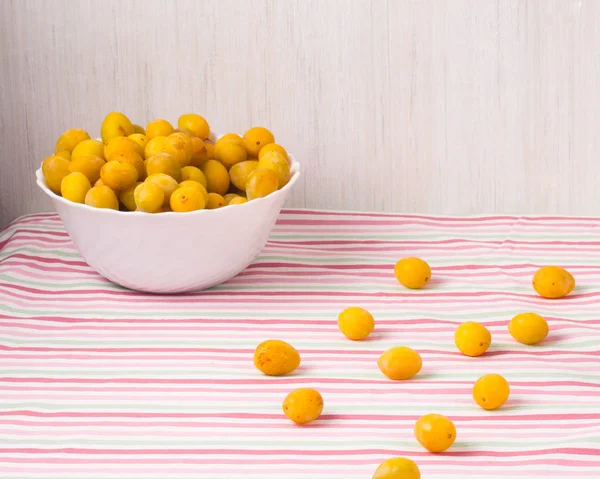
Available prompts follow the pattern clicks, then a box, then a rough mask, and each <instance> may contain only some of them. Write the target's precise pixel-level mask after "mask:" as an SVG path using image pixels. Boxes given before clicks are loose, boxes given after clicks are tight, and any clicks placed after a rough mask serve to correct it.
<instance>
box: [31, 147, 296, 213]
mask: <svg viewBox="0 0 600 479" xmlns="http://www.w3.org/2000/svg"><path fill="white" fill-rule="evenodd" d="M221 136H223V135H219V137H218V138H220V137H221ZM288 157H289V159H290V172H291V174H292V176H291V177H290V180H289V181H288V182H287V183H286V184H285V186H284V187H283V188H281V189H279V190H277V191H274V192H273V193H271V194H269V195H267V196H264V197H262V198H256V199H254V200H252V201H247V202H246V203H242V204H239V205H233V206H237V207H241V208H248V207H250V206H249V205H251V204H256V202H264V201H269V200H270V199H272V198H275V197H278V196H281V195H284V194H287V192H288V191H289V190H290V189H291V188H292V187H293V185H294V183H296V181H298V178H299V177H300V163H299V162H298V160H296V157H295V156H294V155H293V154H292V153H290V152H288ZM35 177H36V183H37V185H38V186H39V188H40V189H41V190H42V191H43V192H44V193H46V194H47V195H48V196H49V197H50V198H51V199H52V200H54V201H58V202H60V203H63V204H65V205H67V206H68V207H70V208H75V209H85V210H86V211H94V212H96V213H98V214H104V215H119V216H120V215H127V216H131V215H137V216H145V217H147V216H154V215H152V214H150V213H146V212H144V211H121V210H113V209H110V208H93V207H91V206H88V205H86V204H84V203H75V202H73V201H70V200H67V199H66V198H63V197H62V196H60V195H57V194H56V193H54V192H53V191H52V190H50V188H48V186H47V185H46V180H45V179H44V175H43V173H42V166H41V164H40V167H39V168H38V169H37V170H36V171H35ZM223 211H227V208H224V207H223V208H215V209H212V210H209V209H206V208H204V209H201V210H194V211H186V212H176V211H166V212H164V213H160V215H159V216H160V217H161V218H163V217H165V216H177V217H180V216H190V215H202V214H217V213H218V212H223ZM236 211H240V210H239V209H238V210H236Z"/></svg>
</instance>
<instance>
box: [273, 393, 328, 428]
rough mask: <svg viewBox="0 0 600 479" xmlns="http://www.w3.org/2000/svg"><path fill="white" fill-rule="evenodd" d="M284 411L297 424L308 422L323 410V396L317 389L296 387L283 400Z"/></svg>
mask: <svg viewBox="0 0 600 479" xmlns="http://www.w3.org/2000/svg"><path fill="white" fill-rule="evenodd" d="M283 412H284V414H285V415H286V416H287V417H288V418H289V419H290V420H291V421H293V422H295V423H296V424H308V423H309V422H312V421H314V420H315V419H317V418H318V417H319V416H320V415H321V413H322V412H323V397H322V396H321V394H320V393H319V391H317V390H316V389H312V388H300V389H296V390H294V391H292V392H291V393H289V394H288V395H287V397H286V398H285V400H284V401H283Z"/></svg>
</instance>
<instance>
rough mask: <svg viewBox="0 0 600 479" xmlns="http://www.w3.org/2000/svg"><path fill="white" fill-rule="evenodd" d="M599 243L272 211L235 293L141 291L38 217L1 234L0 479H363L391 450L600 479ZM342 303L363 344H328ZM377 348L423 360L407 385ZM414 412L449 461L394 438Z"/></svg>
mask: <svg viewBox="0 0 600 479" xmlns="http://www.w3.org/2000/svg"><path fill="white" fill-rule="evenodd" d="M599 233H600V219H590V218H562V217H545V218H540V217H520V218H517V217H510V216H482V217H468V218H449V217H427V216H403V215H376V214H372V215H365V214H349V213H348V214H342V213H331V212H318V211H297V210H294V211H291V210H288V211H285V212H284V213H283V214H282V215H281V217H280V220H279V222H278V224H277V226H276V228H275V230H274V232H273V235H272V237H271V241H270V243H269V244H268V246H267V248H266V249H265V251H264V252H263V254H262V255H261V256H260V258H259V259H258V260H257V261H256V262H255V263H254V264H253V265H251V266H250V267H249V268H248V269H247V270H246V271H244V272H243V273H242V274H240V275H239V276H238V277H237V278H235V279H233V280H232V281H230V282H228V283H227V284H224V285H221V286H219V287H217V288H214V289H212V290H210V291H206V292H203V293H199V294H191V295H185V296H150V295H144V294H139V293H134V292H129V291H126V290H123V289H121V288H119V287H117V286H115V285H112V284H110V283H108V282H106V281H105V280H104V279H102V278H101V277H99V276H98V275H96V274H95V273H93V272H92V271H91V270H90V268H89V267H88V266H87V265H86V264H85V263H84V262H83V261H82V259H81V258H80V257H79V255H78V254H77V252H76V250H75V248H74V246H73V244H72V243H71V242H70V241H69V238H68V236H67V235H66V233H65V231H64V230H63V228H62V225H61V223H60V221H59V219H58V218H57V216H55V215H48V214H41V215H34V216H29V217H25V218H22V219H20V220H18V221H17V222H15V223H13V224H12V225H10V226H9V227H8V228H7V229H5V230H4V231H3V232H2V233H1V234H0V249H1V252H0V316H1V319H0V477H1V478H2V479H17V478H19V479H24V478H47V479H50V478H52V479H75V478H77V479H84V478H85V479H117V478H118V479H126V478H127V479H131V478H156V479H158V478H161V479H184V478H186V479H187V478H189V479H191V478H194V479H242V478H243V479H275V478H277V479H300V478H302V479H317V478H318V479H359V478H360V479H365V478H370V477H371V476H372V474H373V471H374V470H375V468H376V467H377V465H378V464H379V463H380V462H381V461H383V460H384V459H386V458H388V457H390V456H407V457H410V458H412V459H414V460H415V461H416V462H417V463H418V464H419V466H420V468H421V472H422V477H423V479H459V478H460V479H475V478H476V479H483V478H506V479H508V478H511V479H515V478H521V479H525V478H527V479H531V478H537V477H546V478H565V479H567V478H569V479H571V478H575V477H577V478H579V477H589V478H600V234H599ZM408 255H411V256H413V255H414V256H419V257H422V258H424V259H426V260H427V261H428V262H429V263H430V264H431V266H432V269H433V279H432V281H431V283H430V285H429V287H428V288H427V289H424V290H421V291H409V290H406V289H404V288H402V287H401V286H400V285H399V284H398V283H397V282H396V279H395V278H394V276H393V264H394V263H395V261H396V260H397V259H399V258H401V257H404V256H408ZM546 264H560V265H563V266H565V267H567V268H568V269H569V270H570V271H571V272H572V273H573V274H574V276H575V277H576V279H577V282H578V286H577V288H576V290H575V291H574V292H573V294H572V295H571V296H569V297H567V298H564V299H562V300H557V301H551V300H545V299H542V298H540V297H538V296H536V295H535V294H534V292H533V290H532V288H531V277H532V274H533V272H534V270H535V269H536V268H537V267H538V266H541V265H546ZM157 274H160V272H157ZM349 305H359V306H363V307H365V308H367V309H369V310H370V311H371V312H372V313H373V314H374V316H375V319H376V323H377V325H376V331H375V333H374V334H373V335H372V337H371V338H369V340H367V341H365V342H351V341H349V340H346V339H345V338H344V337H343V336H342V335H341V334H340V332H339V331H338V329H337V323H336V321H337V314H338V312H339V311H340V310H341V309H343V308H345V307H346V306H349ZM528 310H532V311H536V312H538V313H540V314H542V315H544V316H545V317H546V318H547V319H548V321H549V323H550V327H551V332H550V335H549V337H548V339H547V340H546V341H544V343H543V344H542V345H540V346H539V347H526V346H523V345H520V344H517V343H515V341H513V340H512V338H511V337H510V336H509V334H508V332H507V322H508V320H509V319H510V318H511V317H512V316H513V315H515V314H516V313H518V312H523V311H528ZM465 320H476V321H481V322H482V323H484V324H485V325H486V326H487V327H488V328H489V329H490V331H491V332H492V336H493V344H492V347H491V348H490V350H489V351H488V353H486V354H485V356H483V357H480V358H467V357H464V356H461V355H460V354H459V353H458V352H457V350H456V348H455V346H454V344H453V333H454V330H455V329H456V327H457V325H458V324H459V323H461V322H462V321H465ZM267 338H280V339H283V340H286V341H289V342H290V343H292V344H293V345H294V346H295V347H296V348H297V349H298V350H299V351H300V353H301V355H302V365H301V367H300V368H299V370H298V371H297V372H296V373H295V374H293V375H291V376H289V377H283V378H268V377H265V376H262V375H261V374H260V373H259V372H258V371H256V370H255V369H254V366H253V364H252V354H253V350H254V347H255V346H256V345H257V344H258V343H259V342H260V341H262V340H264V339H267ZM396 345H407V346H410V347H412V348H414V349H416V350H418V351H419V352H420V353H421V355H422V357H423V369H422V371H421V373H420V374H419V375H418V376H417V377H416V378H415V379H414V380H410V381H406V382H392V381H389V380H387V379H386V378H385V377H384V376H383V375H382V374H381V373H380V372H379V370H378V368H377V364H376V360H377V358H378V356H379V355H380V353H381V352H383V351H384V350H385V349H387V348H389V347H391V346H396ZM490 372H498V373H501V374H503V375H505V376H506V378H507V379H508V380H509V382H510V383H511V387H512V395H511V398H510V400H509V403H507V405H506V406H505V407H503V408H502V409H500V410H498V411H493V412H486V411H483V410H481V409H479V408H478V407H477V406H476V405H475V404H474V403H473V401H472V398H471V388H472V385H473V382H474V381H475V380H476V379H477V378H478V377H479V376H480V375H482V374H485V373H490ZM302 386H307V387H315V388H317V389H318V390H319V391H320V392H321V393H322V395H323V397H324V400H325V410H324V414H323V416H322V418H321V419H320V420H318V421H317V422H316V423H313V424H312V425H309V426H306V427H298V426H294V425H292V424H291V423H289V422H288V421H287V419H286V418H285V417H284V416H283V414H282V412H281V403H282V400H283V398H284V397H285V395H286V394H287V393H288V392H289V391H291V390H292V389H294V388H296V387H302ZM431 412H436V413H441V414H444V415H447V416H449V417H450V418H451V419H452V420H453V421H454V423H455V424H456V427H457V437H458V439H457V441H456V443H455V445H454V446H453V447H452V449H451V450H450V451H449V452H447V453H444V454H440V455H433V454H429V453H427V452H425V451H424V450H423V449H422V448H421V447H420V446H419V445H418V444H417V443H416V441H415V439H414V437H413V432H412V429H413V425H414V423H415V420H416V419H417V418H418V417H419V416H421V415H423V414H426V413H431Z"/></svg>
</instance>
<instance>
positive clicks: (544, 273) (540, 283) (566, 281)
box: [532, 266, 575, 299]
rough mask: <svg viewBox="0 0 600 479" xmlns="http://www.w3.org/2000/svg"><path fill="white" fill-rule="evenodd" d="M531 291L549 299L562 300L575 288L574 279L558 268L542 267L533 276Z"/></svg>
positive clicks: (564, 270)
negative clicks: (533, 290)
mask: <svg viewBox="0 0 600 479" xmlns="http://www.w3.org/2000/svg"><path fill="white" fill-rule="evenodd" d="M532 284H533V289H535V290H536V291H537V293H538V294H539V295H540V296H543V297H544V298H549V299H556V298H562V297H563V296H566V295H567V294H569V293H570V292H571V291H573V288H574V287H575V278H573V275H571V273H569V272H568V271H567V270H566V269H564V268H561V267H560V266H544V267H543V268H540V269H538V270H537V271H536V272H535V274H534V275H533V281H532Z"/></svg>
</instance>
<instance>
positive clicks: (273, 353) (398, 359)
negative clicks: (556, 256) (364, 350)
mask: <svg viewBox="0 0 600 479" xmlns="http://www.w3.org/2000/svg"><path fill="white" fill-rule="evenodd" d="M394 274H395V276H396V279H397V280H398V281H399V282H400V283H401V284H402V285H404V286H405V287H407V288H410V289H420V288H423V287H424V286H425V285H426V284H427V283H428V282H429V280H430V279H431V268H430V267H429V265H428V264H427V263H426V262H425V261H423V260H421V259H419V258H403V259H401V260H400V261H398V263H396V266H395V268H394ZM532 285H533V288H534V289H535V291H536V292H537V293H538V294H539V295H540V296H542V297H544V298H550V299H556V298H561V297H563V296H566V295H567V294H569V293H570V292H571V291H572V290H573V288H574V287H575V279H574V278H573V276H572V275H571V274H570V273H569V272H568V271H566V270H565V269H563V268H560V267H558V266H546V267H543V268H540V269H539V270H538V271H537V272H536V273H535V275H534V276H533V281H532ZM338 327H339V329H340V331H341V332H342V334H343V335H344V336H346V337H347V338H348V339H350V340H353V341H360V340H363V339H365V338H366V337H367V336H369V334H371V332H372V331H373V330H374V329H375V319H374V318H373V315H372V314H371V313H369V312H368V311H367V310H365V309H363V308H359V307H355V306H353V307H349V308H347V309H345V310H343V311H342V312H341V313H340V314H339V316H338ZM548 330H549V328H548V323H547V322H546V320H545V319H544V318H543V317H542V316H540V315H539V314H536V313H531V312H527V313H521V314H517V315H516V316H515V317H514V318H512V319H511V320H510V321H509V322H508V331H509V333H510V335H511V336H512V337H513V338H514V339H515V340H516V341H518V342H520V343H523V344H527V345H533V344H537V343H539V342H540V341H543V340H544V339H545V338H546V336H547V335H548ZM491 342H492V335H491V334H490V332H489V331H488V329H487V328H486V327H485V326H483V325H482V324H479V323H475V322H466V323H463V324H461V325H459V326H458V328H457V329H456V331H455V334H454V343H455V345H456V347H457V349H458V350H459V351H460V352H461V353H462V354H464V355H465V356H470V357H476V356H481V355H482V354H484V353H485V352H486V351H487V349H488V348H489V346H490V344H491ZM254 365H255V366H256V368H257V369H258V370H259V371H261V372H262V373H264V374H266V375H268V376H282V375H285V374H288V373H291V372H292V371H294V370H295V369H296V368H297V367H298V366H299V365H300V354H299V353H298V351H297V350H296V349H295V348H294V347H293V346H292V345H290V344H288V343H286V342H284V341H280V340H267V341H264V342H262V343H261V344H259V345H258V346H257V348H256V350H255V352H254ZM377 365H378V367H379V370H380V371H381V372H382V373H383V374H384V375H385V376H387V377H388V378H389V379H392V380H394V381H400V380H407V379H410V378H412V377H414V376H416V375H417V374H418V373H419V371H420V370H421V366H422V360H421V356H420V355H419V353H418V352H417V351H414V350H413V349H411V348H408V347H406V346H397V347H393V348H390V349H388V350H387V351H385V352H384V353H383V354H381V356H380V357H379V359H378V361H377ZM472 395H473V400H474V401H475V403H476V404H477V405H478V406H480V407H481V408H483V409H486V410H494V409H498V408H500V407H501V406H502V405H503V404H504V403H505V402H506V401H507V399H508V397H509V395H510V386H509V384H508V381H507V380H506V379H505V378H504V377H502V376H501V375H499V374H485V375H484V376H482V377H480V378H479V379H478V380H477V381H476V382H475V384H474V385H473V390H472ZM323 405H324V402H323V397H322V396H321V394H320V393H319V392H318V391H316V390H315V389H311V388H301V389H296V390H294V391H292V392H290V393H289V394H288V395H287V397H286V398H285V399H284V401H283V413H284V414H285V415H286V416H287V417H288V418H289V419H290V420H291V421H293V422H295V423H296V424H307V423H309V422H312V421H314V420H315V419H317V418H318V417H319V416H320V415H321V413H322V412H323ZM414 436H415V439H416V440H417V441H418V442H419V444H421V446H423V447H424V448H425V449H426V450H428V451H429V452H432V453H439V452H443V451H445V450H447V449H448V448H450V447H451V446H452V444H454V441H455V440H456V427H455V426H454V423H453V422H452V421H451V420H450V419H448V418H447V417H445V416H442V415H441V414H427V415H425V416H423V417H421V418H419V419H418V420H417V421H416V423H415V426H414ZM420 477H421V473H420V471H419V467H418V466H417V464H416V463H415V462H414V461H412V460H410V459H408V458H405V457H395V458H391V459H388V460H386V461H384V462H383V463H382V464H381V465H380V466H379V467H378V468H377V470H376V471H375V473H374V475H373V479H420Z"/></svg>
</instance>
